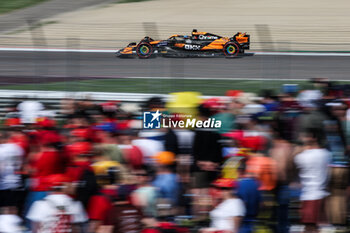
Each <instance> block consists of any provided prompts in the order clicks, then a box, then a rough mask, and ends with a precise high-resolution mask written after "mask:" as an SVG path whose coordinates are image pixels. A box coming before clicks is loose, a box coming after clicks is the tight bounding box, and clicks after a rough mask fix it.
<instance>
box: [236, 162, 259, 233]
mask: <svg viewBox="0 0 350 233" xmlns="http://www.w3.org/2000/svg"><path fill="white" fill-rule="evenodd" d="M238 169H239V173H240V178H239V180H238V182H237V196H238V197H239V198H241V199H242V201H243V202H244V206H245V209H246V213H245V215H244V218H243V220H242V226H241V230H240V233H252V232H254V231H253V227H254V223H255V221H256V220H257V217H258V214H259V209H260V206H261V199H262V198H261V193H260V191H259V182H258V180H257V179H255V178H254V177H252V176H251V175H250V174H248V173H246V169H245V163H242V164H241V166H240V167H239V168H238Z"/></svg>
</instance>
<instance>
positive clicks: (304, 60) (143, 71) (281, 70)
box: [0, 51, 350, 84]
mask: <svg viewBox="0 0 350 233" xmlns="http://www.w3.org/2000/svg"><path fill="white" fill-rule="evenodd" d="M349 74H350V57H349V56H330V57H327V56H275V55H270V56H264V55H259V56H257V55H255V56H247V57H242V58H234V59H227V58H224V57H219V58H161V57H157V58H152V59H137V58H135V59H120V58H116V57H114V54H113V53H93V52H91V53H76V52H24V51H20V52H17V51H16V52H13V51H11V52H8V51H1V52H0V83H1V84H14V83H31V82H39V80H40V79H38V78H36V79H33V78H32V77H39V76H42V77H46V78H43V80H42V82H52V81H68V80H71V79H75V78H79V79H86V78H88V79H90V78H118V77H187V78H191V77H194V78H236V79H276V80H278V79H304V80H305V79H310V78H314V77H328V78H330V79H332V80H350V75H349ZM47 77H49V78H47ZM67 77H69V78H67ZM40 82H41V81H40Z"/></svg>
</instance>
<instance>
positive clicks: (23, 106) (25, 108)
mask: <svg viewBox="0 0 350 233" xmlns="http://www.w3.org/2000/svg"><path fill="white" fill-rule="evenodd" d="M17 109H18V111H19V113H20V116H21V122H22V123H24V124H33V123H35V122H36V119H37V118H38V117H39V116H40V111H42V110H44V105H42V104H41V103H40V102H39V101H35V100H24V101H23V102H21V103H20V104H19V105H18V106H17Z"/></svg>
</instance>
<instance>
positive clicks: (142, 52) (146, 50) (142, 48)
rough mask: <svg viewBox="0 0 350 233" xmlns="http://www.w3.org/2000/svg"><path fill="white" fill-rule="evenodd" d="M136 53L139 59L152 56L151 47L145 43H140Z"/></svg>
mask: <svg viewBox="0 0 350 233" xmlns="http://www.w3.org/2000/svg"><path fill="white" fill-rule="evenodd" d="M136 53H137V56H138V57H139V58H142V59H145V58H149V57H150V56H151V55H152V54H153V47H152V45H151V44H149V43H147V42H142V43H140V44H138V45H137V47H136Z"/></svg>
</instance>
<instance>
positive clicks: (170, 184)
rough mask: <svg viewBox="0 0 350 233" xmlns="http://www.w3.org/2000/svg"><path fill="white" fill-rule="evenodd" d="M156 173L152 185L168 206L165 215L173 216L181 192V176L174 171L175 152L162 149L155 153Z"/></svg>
mask: <svg viewBox="0 0 350 233" xmlns="http://www.w3.org/2000/svg"><path fill="white" fill-rule="evenodd" d="M155 160H156V164H157V166H156V175H155V178H154V180H153V181H152V185H153V186H154V187H156V188H157V191H158V198H160V199H161V201H162V202H163V203H162V205H163V206H168V207H167V208H169V209H168V211H169V213H167V211H164V212H166V213H164V214H162V215H165V216H173V215H174V214H175V212H176V211H175V210H176V207H177V205H178V199H179V194H180V184H179V177H178V176H177V174H176V173H174V171H173V169H172V168H171V165H173V164H174V162H175V154H174V153H172V152H169V151H162V152H159V153H158V154H156V155H155Z"/></svg>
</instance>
